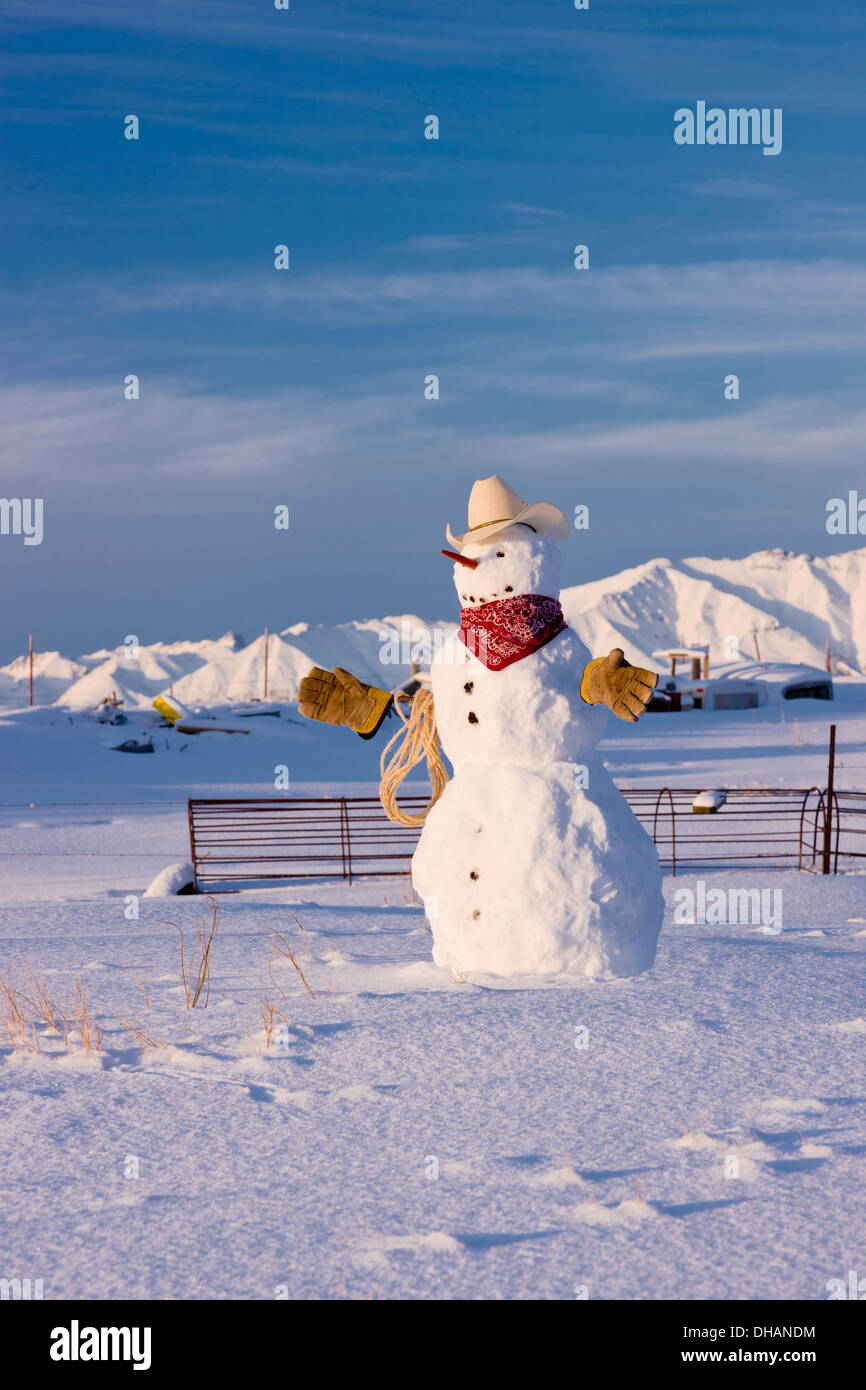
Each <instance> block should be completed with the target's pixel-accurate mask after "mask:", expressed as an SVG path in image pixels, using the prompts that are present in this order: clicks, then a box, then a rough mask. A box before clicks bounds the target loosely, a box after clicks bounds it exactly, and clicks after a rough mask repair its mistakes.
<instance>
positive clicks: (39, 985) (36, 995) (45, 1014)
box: [24, 961, 71, 1041]
mask: <svg viewBox="0 0 866 1390" xmlns="http://www.w3.org/2000/svg"><path fill="white" fill-rule="evenodd" d="M24 978H25V980H26V981H27V996H26V998H27V1004H28V1006H29V1008H30V1011H31V1013H32V1014H33V1017H34V1019H37V1018H38V1019H40V1020H41V1021H42V1023H44V1024H45V1026H46V1028H51V1029H52V1030H53V1031H54V1032H55V1033H62V1034H63V1039H64V1041H65V1040H66V1039H67V1038H68V1037H69V1033H70V1028H71V1025H70V1023H69V1020H68V1018H67V1017H66V1015H65V1013H64V1012H63V1010H62V1009H61V1008H60V1007H59V1006H58V1005H57V1004H55V1003H54V1001H53V1000H52V999H51V998H50V997H49V994H48V987H47V985H46V983H45V976H44V974H43V973H42V971H41V970H40V968H39V967H38V966H37V965H33V964H32V963H31V962H30V961H28V962H27V963H26V965H25V966H24Z"/></svg>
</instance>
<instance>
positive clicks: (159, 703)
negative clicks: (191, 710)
mask: <svg viewBox="0 0 866 1390" xmlns="http://www.w3.org/2000/svg"><path fill="white" fill-rule="evenodd" d="M153 707H154V709H155V710H158V711H159V713H160V714H161V715H162V717H163V719H167V720H168V722H169V724H173V723H174V722H175V720H177V719H180V718H181V717H182V715H183V710H179V709H174V708H173V707H172V706H171V705H170V704H169V703H168V700H166V699H164V698H163V696H162V695H157V697H156V699H155V700H154V702H153Z"/></svg>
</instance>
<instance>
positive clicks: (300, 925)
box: [289, 912, 312, 960]
mask: <svg viewBox="0 0 866 1390" xmlns="http://www.w3.org/2000/svg"><path fill="white" fill-rule="evenodd" d="M289 916H290V917H291V919H292V921H293V922H296V923H297V925H298V931H299V932H300V933H301V940H302V941H303V943H304V955H305V956H306V957H307V960H312V957H311V955H310V943H309V941H308V940H307V933H306V930H305V928H304V924H303V922H302V921H301V919H300V917H296V916H295V914H294V912H290V913H289Z"/></svg>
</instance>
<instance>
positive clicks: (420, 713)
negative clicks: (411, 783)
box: [379, 686, 448, 825]
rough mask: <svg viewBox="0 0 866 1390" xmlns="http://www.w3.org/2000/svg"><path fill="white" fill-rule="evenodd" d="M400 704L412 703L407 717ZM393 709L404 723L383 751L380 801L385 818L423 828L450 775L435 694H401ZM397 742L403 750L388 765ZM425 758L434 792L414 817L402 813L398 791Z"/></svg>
mask: <svg viewBox="0 0 866 1390" xmlns="http://www.w3.org/2000/svg"><path fill="white" fill-rule="evenodd" d="M401 700H408V701H409V702H410V708H409V713H408V714H404V713H403V711H402V709H401V708H400V701H401ZM394 708H395V709H396V711H397V713H398V714H399V716H400V718H401V719H402V720H403V728H402V729H398V730H397V732H396V734H395V735H394V737H393V738H392V739H390V740H389V742H388V744H387V745H386V747H385V748H383V750H382V758H381V761H380V764H379V768H380V771H381V773H382V782H381V786H380V787H379V799H380V801H381V802H382V806H383V807H384V810H385V815H386V816H387V817H388V819H389V820H392V821H394V822H395V823H396V824H397V825H423V824H424V822H425V821H426V819H427V817H428V815H429V814H430V811H431V810H432V809H433V807H434V806H435V805H436V802H437V801H438V800H439V798H440V796H441V795H442V793H443V791H444V790H445V784H446V783H447V781H448V773H447V772H446V771H445V764H444V763H443V761H442V758H441V756H440V753H439V746H440V745H439V734H438V732H437V730H436V715H435V713H434V711H433V692H432V690H427V689H426V688H424V687H423V686H422V688H421V689H420V690H417V691H416V692H415V694H414V695H413V696H409V695H406V694H404V692H403V691H398V692H397V694H396V695H395V696H394ZM398 740H401V742H400V747H399V748H398V749H397V750H396V752H395V753H394V754H393V755H392V757H391V759H390V761H389V760H388V754H389V753H390V752H391V749H392V748H393V747H394V744H395V743H397V741H398ZM424 757H426V759H427V774H428V776H429V778H430V785H431V787H432V788H433V792H432V795H431V797H430V800H429V801H428V803H427V805H426V806H425V807H424V810H423V811H419V812H418V814H417V815H414V816H412V815H410V814H409V813H408V811H402V810H401V809H400V807H399V806H398V805H397V789H398V788H399V786H400V783H401V782H402V781H403V778H404V777H405V776H406V774H407V773H409V772H411V771H412V768H413V767H416V766H417V765H418V763H420V761H421V759H422V758H424Z"/></svg>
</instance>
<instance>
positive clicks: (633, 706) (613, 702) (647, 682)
mask: <svg viewBox="0 0 866 1390" xmlns="http://www.w3.org/2000/svg"><path fill="white" fill-rule="evenodd" d="M657 684H658V676H657V675H656V673H655V671H645V670H644V669H643V667H642V666H632V665H631V663H630V662H628V661H626V659H625V656H624V654H623V652H622V649H621V648H620V647H614V649H613V651H611V652H608V654H607V656H597V657H596V658H595V660H594V661H590V662H589V664H588V665H587V666H586V667H585V668H584V672H583V676H582V677H581V681H580V695H581V699H582V700H585V701H586V703H587V704H588V705H607V707H608V709H611V710H613V712H614V714H615V715H616V717H617V719H625V720H627V721H628V722H629V723H630V724H634V723H636V722H637V720H638V719H640V717H641V715H642V714H643V712H644V710H645V709H646V707H647V705H648V704H649V702H650V699H651V697H652V693H653V691H654V690H655V688H656V685H657Z"/></svg>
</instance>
